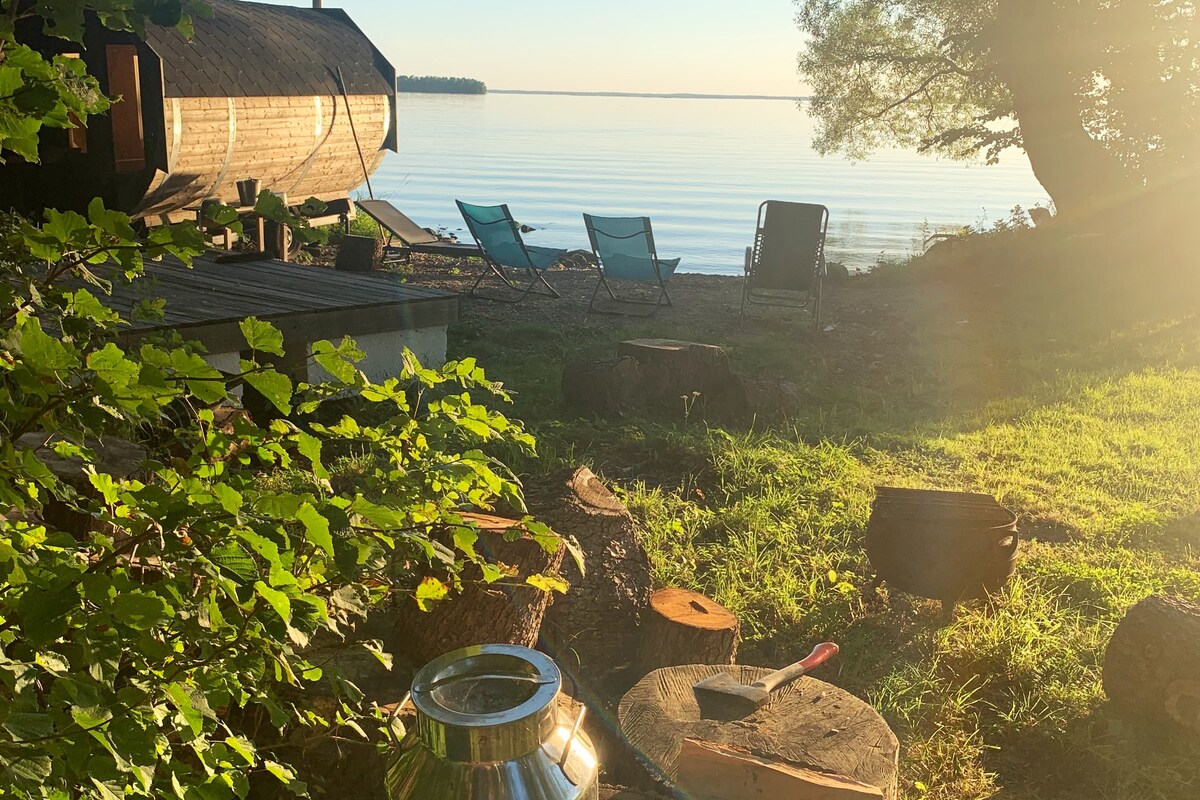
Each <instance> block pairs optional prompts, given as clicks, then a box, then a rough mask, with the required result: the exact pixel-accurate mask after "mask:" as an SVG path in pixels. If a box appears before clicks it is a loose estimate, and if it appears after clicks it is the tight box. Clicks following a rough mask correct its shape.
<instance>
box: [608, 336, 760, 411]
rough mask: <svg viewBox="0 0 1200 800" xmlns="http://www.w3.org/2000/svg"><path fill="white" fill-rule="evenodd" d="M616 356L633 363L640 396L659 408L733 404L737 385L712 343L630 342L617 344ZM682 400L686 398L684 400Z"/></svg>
mask: <svg viewBox="0 0 1200 800" xmlns="http://www.w3.org/2000/svg"><path fill="white" fill-rule="evenodd" d="M617 355H618V356H627V357H629V358H633V359H634V360H636V361H637V363H638V366H639V367H640V368H641V374H642V386H641V391H642V395H643V397H644V398H645V400H646V402H648V403H650V404H654V405H660V406H670V405H671V404H678V407H679V408H680V410H681V413H682V408H683V404H684V403H685V402H688V403H691V402H694V401H695V402H699V403H700V404H701V406H703V407H709V408H718V407H719V408H721V409H722V410H728V409H726V408H725V407H726V406H728V405H729V404H730V402H731V401H734V402H737V401H738V400H739V399H740V397H741V395H742V394H743V393H742V392H741V391H740V390H741V382H740V381H739V380H738V378H737V377H736V376H735V375H734V374H733V372H732V371H730V369H729V358H728V356H726V355H725V351H724V350H722V349H721V348H720V347H717V346H716V345H712V344H701V343H699V342H684V341H678V340H676V339H631V340H630V341H627V342H621V343H620V344H619V345H617ZM684 398H688V399H687V400H685V399H684Z"/></svg>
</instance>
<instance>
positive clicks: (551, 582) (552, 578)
mask: <svg viewBox="0 0 1200 800" xmlns="http://www.w3.org/2000/svg"><path fill="white" fill-rule="evenodd" d="M525 582H526V583H527V584H529V585H530V586H532V587H534V588H535V589H541V590H542V591H543V592H558V593H559V594H566V593H567V590H568V589H570V588H571V584H569V583H567V582H566V581H564V580H563V579H562V578H560V577H558V576H557V575H546V574H544V573H543V574H541V575H530V576H529V577H528V578H526V579H525Z"/></svg>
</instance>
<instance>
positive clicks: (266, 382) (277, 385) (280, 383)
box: [246, 369, 292, 414]
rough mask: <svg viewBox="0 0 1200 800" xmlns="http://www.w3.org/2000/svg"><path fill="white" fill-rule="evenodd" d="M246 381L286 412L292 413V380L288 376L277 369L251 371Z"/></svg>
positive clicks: (281, 410) (272, 403)
mask: <svg viewBox="0 0 1200 800" xmlns="http://www.w3.org/2000/svg"><path fill="white" fill-rule="evenodd" d="M246 383H248V384H250V385H251V386H253V387H254V388H255V389H256V390H257V391H258V393H259V394H261V395H262V396H263V397H265V398H266V399H267V401H268V402H269V403H270V404H271V405H273V406H275V407H276V408H277V409H279V410H280V412H282V413H284V414H290V413H292V403H291V400H292V381H291V379H290V378H288V376H286V375H283V374H280V373H278V372H276V371H275V370H273V369H271V370H266V371H263V372H251V373H249V374H247V375H246Z"/></svg>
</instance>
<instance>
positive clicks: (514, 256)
mask: <svg viewBox="0 0 1200 800" xmlns="http://www.w3.org/2000/svg"><path fill="white" fill-rule="evenodd" d="M454 202H455V203H457V204H458V210H459V212H460V213H461V214H462V217H463V221H464V222H466V223H467V230H469V231H470V232H471V236H473V237H474V239H475V243H476V244H477V245H479V249H480V251H481V252H482V254H483V263H484V270H483V272H482V273H481V274H480V276H479V277H478V278H477V279H476V280H475V283H474V284H473V285H472V286H471V289H470V291H468V292H467V294H468V295H475V296H477V297H482V298H483V299H485V300H496V301H498V302H501V303H519V302H520V301H522V300H524V299H525V298H526V297H527V296H528V295H530V294H536V295H540V296H542V297H560V296H561V295H559V293H558V292H556V291H555V290H554V287H553V286H551V285H550V284H549V283H547V282H546V276H545V274H544V273H545V271H546V270H547V269H549V268H550V267H552V266H554V265H555V264H556V263H558V262H559V260H561V259H562V257H563V256H564V255H566V254H567V253H568V252H569V251H567V250H559V249H556V248H553V247H531V246H530V245H527V244H525V242H524V241H523V240H522V239H521V226H520V225H518V224H517V222H516V220H514V219H513V216H512V213H510V212H509V210H508V206H506V205H500V206H473V205H470V204H469V203H464V202H462V201H461V200H455V201H454ZM506 269H515V270H526V271H527V272H528V273H529V275H530V280H529V283H528V285H526V286H525V287H524V289H522V288H521V287H520V286H518V285H517V284H516V283H513V281H512V280H511V279H509V277H508V275H507V274H506V273H505V270H506ZM489 275H490V276H494V277H497V278H499V279H500V280H501V281H503V282H504V285H505V286H507V287H508V288H509V289H512V290H513V291H517V292H520V293H521V294H520V296H519V297H515V298H513V297H494V296H489V295H485V294H479V293H477V292H476V290H477V289H478V288H479V284H481V283H482V282H483V279H484V278H486V277H488V276H489ZM538 284H541V285H542V286H544V287H545V289H544V290H542V289H535V288H534V287H535V286H537V285H538Z"/></svg>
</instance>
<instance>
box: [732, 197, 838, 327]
mask: <svg viewBox="0 0 1200 800" xmlns="http://www.w3.org/2000/svg"><path fill="white" fill-rule="evenodd" d="M828 229H829V209H828V208H826V207H825V206H822V205H816V204H814V203H789V202H784V201H782V200H768V201H766V202H765V203H763V204H762V205H761V206H759V207H758V228H757V229H756V230H755V233H754V246H753V247H747V248H746V278H745V282H744V283H743V285H742V316H743V317H744V316H745V314H746V304H747V303H751V304H757V305H767V306H782V307H785V308H799V309H805V308H806V309H808V310H809V311H810V312H811V313H812V318H813V327H815V328H816V329H817V330H820V329H821V278H822V277H823V276H824V274H825V234H826V232H827V231H828Z"/></svg>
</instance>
